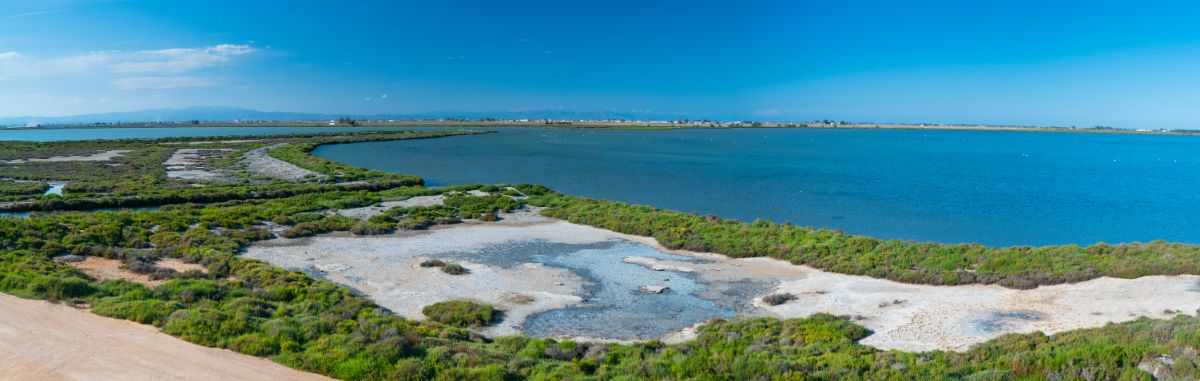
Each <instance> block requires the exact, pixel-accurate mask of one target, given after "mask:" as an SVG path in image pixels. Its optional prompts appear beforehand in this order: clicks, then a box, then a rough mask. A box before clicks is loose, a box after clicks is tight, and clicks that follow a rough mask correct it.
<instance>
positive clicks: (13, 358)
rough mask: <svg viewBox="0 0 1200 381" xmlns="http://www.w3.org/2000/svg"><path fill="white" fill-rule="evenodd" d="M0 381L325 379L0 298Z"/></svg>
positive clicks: (61, 309)
mask: <svg viewBox="0 0 1200 381" xmlns="http://www.w3.org/2000/svg"><path fill="white" fill-rule="evenodd" d="M0 379H4V380H98V381H99V380H329V378H326V377H323V376H320V375H316V374H312V373H305V372H301V371H297V370H294V369H291V368H288V367H285V366H283V365H279V364H276V363H273V362H271V361H270V360H267V359H263V358H258V357H254V356H249V355H244V354H240V353H237V352H234V351H230V350H227V349H216V348H208V347H203V346H200V345H196V344H192V343H188V342H186V341H183V340H180V339H177V338H175V337H172V336H170V335H167V334H164V333H161V332H158V330H157V329H155V328H154V327H152V326H147V325H141V324H137V323H134V322H130V321H126V320H118V319H111V318H106V317H102V316H98V315H95V314H92V313H91V312H88V311H84V310H79V309H75V308H71V307H67V306H63V305H56V304H50V303H47V302H44V301H39V300H26V299H21V298H17V297H15V296H11V295H7V294H0Z"/></svg>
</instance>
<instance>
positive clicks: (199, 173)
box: [163, 148, 233, 181]
mask: <svg viewBox="0 0 1200 381" xmlns="http://www.w3.org/2000/svg"><path fill="white" fill-rule="evenodd" d="M230 151H233V149H232V148H180V149H177V150H175V152H173V153H171V157H169V158H167V161H165V162H163V165H164V166H166V167H167V177H170V178H176V179H184V180H208V181H214V180H221V179H225V178H228V177H229V176H228V175H227V174H225V173H222V172H221V171H218V170H215V169H212V168H208V166H207V165H205V160H206V159H208V158H211V157H220V156H224V155H227V154H228V153H229V152H230Z"/></svg>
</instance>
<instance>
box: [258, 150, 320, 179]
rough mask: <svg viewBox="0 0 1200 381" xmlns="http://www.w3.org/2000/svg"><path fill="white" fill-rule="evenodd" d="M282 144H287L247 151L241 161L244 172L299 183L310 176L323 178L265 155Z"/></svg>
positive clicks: (318, 174)
mask: <svg viewBox="0 0 1200 381" xmlns="http://www.w3.org/2000/svg"><path fill="white" fill-rule="evenodd" d="M284 144H287V143H279V144H273V145H269V146H266V147H260V148H255V149H252V150H250V151H247V152H246V155H245V157H244V158H243V159H242V163H244V164H245V166H246V170H247V171H249V172H250V173H253V174H255V175H258V176H263V177H270V178H273V179H280V180H288V181H300V180H304V179H305V178H308V177H310V176H311V177H317V178H323V177H325V175H323V174H320V173H316V172H313V171H310V170H307V169H304V168H300V167H297V166H296V165H295V164H292V163H289V162H286V161H283V160H279V159H276V158H274V157H271V155H268V154H267V151H270V150H272V149H275V148H276V147H279V146H282V145H284Z"/></svg>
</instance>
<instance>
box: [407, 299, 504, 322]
mask: <svg viewBox="0 0 1200 381" xmlns="http://www.w3.org/2000/svg"><path fill="white" fill-rule="evenodd" d="M421 313H422V314H425V317H426V318H428V319H429V320H432V321H436V322H438V323H442V324H446V325H451V326H455V327H464V328H465V327H482V326H486V325H490V324H491V323H492V319H493V318H494V317H495V309H494V308H492V306H491V305H490V304H480V303H475V302H472V301H468V300H452V301H447V302H440V303H434V304H430V305H428V306H425V308H422V309H421Z"/></svg>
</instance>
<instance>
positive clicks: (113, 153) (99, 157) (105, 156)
mask: <svg viewBox="0 0 1200 381" xmlns="http://www.w3.org/2000/svg"><path fill="white" fill-rule="evenodd" d="M127 152H131V151H130V150H127V149H115V150H110V151H102V152H97V153H94V154H91V155H88V156H54V157H48V158H29V159H16V160H7V161H5V163H8V164H21V163H29V162H36V161H109V160H112V159H115V158H117V157H119V156H124V155H125V153H127Z"/></svg>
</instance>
